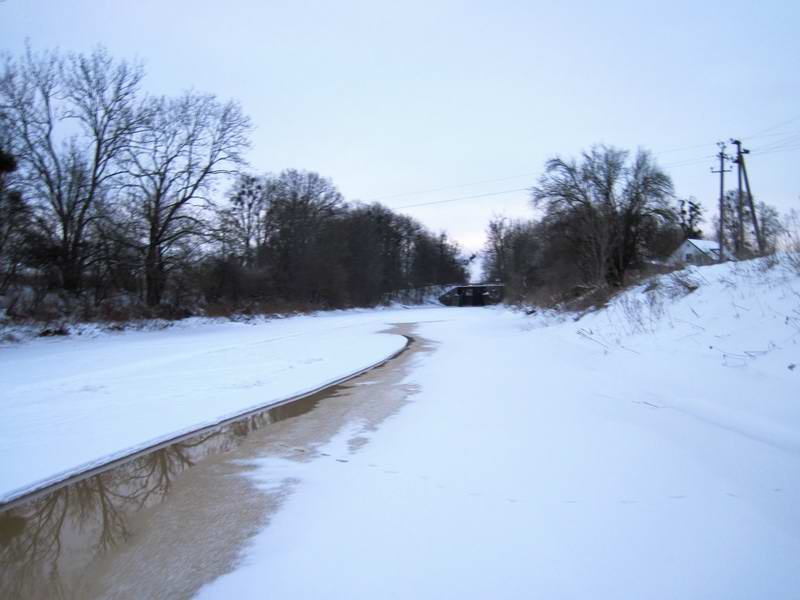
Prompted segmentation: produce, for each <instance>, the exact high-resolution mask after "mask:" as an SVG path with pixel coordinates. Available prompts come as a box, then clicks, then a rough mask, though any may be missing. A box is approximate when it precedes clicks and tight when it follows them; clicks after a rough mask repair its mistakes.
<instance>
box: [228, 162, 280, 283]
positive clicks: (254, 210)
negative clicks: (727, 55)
mask: <svg viewBox="0 0 800 600" xmlns="http://www.w3.org/2000/svg"><path fill="white" fill-rule="evenodd" d="M273 188H274V182H273V178H272V177H271V176H270V175H265V176H261V177H259V176H256V175H249V174H246V173H243V174H241V175H240V176H239V178H238V179H237V181H236V183H235V184H234V186H233V189H232V190H231V192H230V195H229V205H228V206H227V207H224V208H221V209H220V210H219V215H218V216H219V221H220V223H219V230H220V237H221V241H222V243H223V246H224V253H225V254H226V255H228V254H232V255H233V256H235V257H236V258H238V259H239V260H240V261H241V264H242V265H243V266H245V267H254V266H255V262H256V261H255V258H256V254H257V251H258V248H259V247H263V246H264V244H265V243H266V232H267V210H268V209H269V205H270V198H271V193H272V191H273Z"/></svg>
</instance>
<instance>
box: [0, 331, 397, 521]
mask: <svg viewBox="0 0 800 600" xmlns="http://www.w3.org/2000/svg"><path fill="white" fill-rule="evenodd" d="M396 337H398V338H401V339H402V340H403V344H402V345H401V346H400V347H399V348H397V349H395V350H393V351H392V352H390V353H388V354H386V355H384V356H382V357H381V358H380V359H379V360H376V361H374V362H372V363H370V364H369V365H367V366H366V367H361V368H359V369H358V370H356V371H351V372H348V373H346V374H343V375H340V376H338V377H335V378H333V379H330V380H328V381H326V382H324V383H322V384H319V385H316V386H313V387H310V388H305V389H300V390H298V391H297V392H295V393H293V394H291V395H288V396H282V397H280V398H275V399H272V400H269V401H267V402H264V403H259V404H254V405H250V406H247V407H245V408H242V409H241V410H235V411H232V412H228V413H225V414H223V415H220V416H219V417H216V418H214V419H206V420H204V421H198V422H195V423H193V424H192V425H190V426H187V427H184V428H181V429H177V430H173V431H171V432H170V433H167V434H164V435H161V436H156V437H154V438H150V439H148V440H146V441H144V442H142V443H140V444H136V445H134V446H127V447H126V448H123V449H121V450H118V451H117V452H113V453H110V454H105V455H103V456H102V457H100V458H97V459H95V460H91V461H85V462H83V463H81V464H79V465H76V466H75V467H71V468H69V469H65V470H62V471H59V472H58V473H55V474H53V475H51V476H49V477H46V478H44V479H37V480H35V481H33V482H31V483H30V484H26V485H24V486H19V487H17V488H13V489H11V490H7V491H2V492H0V508H5V505H8V504H11V503H12V502H14V501H16V500H19V499H20V498H23V497H25V496H28V495H30V494H34V493H36V492H40V491H42V490H44V489H46V488H49V487H51V486H55V485H58V484H60V483H63V482H65V481H66V480H68V479H72V478H73V477H77V476H79V475H81V474H83V473H87V472H89V471H93V470H95V469H99V468H101V467H104V466H106V465H109V464H111V463H114V462H116V461H118V460H121V459H124V458H127V457H129V456H132V455H134V454H138V453H140V452H144V451H146V450H148V449H150V448H155V447H156V446H160V445H162V444H165V443H168V442H171V441H173V440H177V439H179V438H182V437H184V436H186V435H190V434H192V433H193V432H195V431H200V430H202V429H207V428H209V427H214V426H216V425H219V424H221V423H224V422H225V421H230V420H233V419H236V418H238V417H242V416H244V415H246V414H248V413H252V412H256V411H260V410H267V409H269V408H274V407H275V406H279V405H281V404H288V403H289V402H293V401H295V400H299V399H301V398H305V397H307V396H311V395H313V394H316V393H318V392H321V391H322V390H324V389H326V388H329V387H332V386H335V385H339V384H340V383H344V382H345V381H348V380H350V379H354V378H355V377H358V376H359V375H362V374H363V373H366V372H367V371H370V370H372V369H374V368H376V367H379V366H381V365H382V364H384V363H386V362H388V361H390V360H392V359H393V358H395V357H397V356H398V355H400V354H401V353H402V352H404V351H405V350H407V349H408V347H409V346H410V344H411V338H409V337H407V336H404V335H396Z"/></svg>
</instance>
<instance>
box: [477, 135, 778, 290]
mask: <svg viewBox="0 0 800 600" xmlns="http://www.w3.org/2000/svg"><path fill="white" fill-rule="evenodd" d="M736 199H737V192H735V191H733V192H728V194H727V196H726V204H727V209H726V212H727V215H728V217H727V218H726V226H725V231H724V240H725V247H726V248H728V249H732V250H733V251H734V252H735V255H736V256H737V257H739V258H748V257H751V256H754V255H755V254H756V252H755V248H756V244H755V236H754V233H753V231H752V229H751V228H749V226H746V227H743V228H742V231H741V232H738V231H737V222H738V221H737V216H738V214H737V211H738V209H739V207H738V203H737V202H736ZM531 201H532V204H533V206H534V208H536V209H538V210H539V212H540V213H541V217H540V218H538V219H531V220H516V221H513V220H509V219H507V218H505V217H496V218H494V219H493V220H492V221H491V222H490V224H489V227H488V230H487V242H486V247H485V248H484V257H485V258H484V274H485V278H486V279H487V280H489V281H497V282H504V283H505V284H506V286H507V296H508V297H509V298H511V299H512V300H518V301H523V302H531V303H534V304H540V305H555V304H560V303H564V302H569V301H571V300H575V299H580V298H588V299H589V300H591V299H592V298H595V299H596V298H600V299H602V298H603V297H605V296H607V294H608V293H610V292H611V291H613V289H617V288H620V287H623V286H625V285H628V284H629V283H631V282H632V281H636V280H637V279H638V278H639V277H641V276H642V275H643V274H647V273H648V272H652V271H653V270H658V269H659V268H663V267H662V265H663V261H664V260H665V259H666V258H667V257H669V255H670V254H671V253H672V252H673V251H674V250H675V249H676V248H677V247H678V246H679V245H680V244H681V243H682V242H683V241H684V240H685V239H687V238H700V237H702V235H703V232H702V231H701V229H700V224H701V222H702V220H703V208H702V206H701V204H700V203H699V202H697V200H696V199H694V198H688V199H677V200H676V198H675V196H674V193H673V184H672V180H671V178H670V177H669V175H667V174H666V173H665V172H664V171H663V170H662V169H661V168H660V167H659V166H658V164H657V163H656V162H655V160H654V159H653V157H652V155H651V154H650V153H649V152H647V151H644V150H640V151H638V152H636V153H635V154H634V155H631V153H629V152H628V151H625V150H621V149H618V148H613V147H609V146H595V147H593V148H591V149H590V150H589V151H587V152H585V153H583V154H582V155H581V156H580V157H579V158H578V159H563V158H553V159H551V160H549V161H548V162H547V164H546V165H545V172H544V174H543V175H542V176H541V177H540V179H539V181H538V183H537V184H536V185H535V186H534V187H533V188H532V189H531ZM756 211H757V214H758V219H759V222H760V224H761V229H762V233H763V235H764V238H765V242H766V246H765V250H766V251H767V252H772V251H773V250H774V247H775V242H776V238H777V236H778V235H779V234H780V233H781V230H782V226H781V223H780V221H779V219H778V215H777V212H776V211H775V209H773V208H772V207H769V206H767V205H765V204H764V203H758V204H757V208H756ZM742 222H743V223H749V222H750V218H749V214H746V212H745V213H743V214H742ZM712 224H713V226H714V229H715V230H716V231H715V232H714V233H713V236H712V239H714V240H717V239H718V235H719V232H718V227H719V225H718V219H716V218H714V219H712Z"/></svg>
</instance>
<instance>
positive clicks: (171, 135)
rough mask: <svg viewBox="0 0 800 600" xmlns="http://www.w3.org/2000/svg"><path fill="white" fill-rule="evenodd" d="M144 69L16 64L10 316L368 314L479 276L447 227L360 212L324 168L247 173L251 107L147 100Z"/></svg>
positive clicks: (8, 138) (3, 80)
mask: <svg viewBox="0 0 800 600" xmlns="http://www.w3.org/2000/svg"><path fill="white" fill-rule="evenodd" d="M143 75H144V71H143V68H142V67H141V65H137V64H132V63H130V62H127V61H124V60H117V59H115V58H113V57H112V56H110V55H109V54H108V53H107V52H106V51H105V50H103V49H98V50H96V51H94V52H92V53H90V54H88V55H85V54H66V55H64V54H60V53H55V52H44V53H36V52H33V51H31V50H28V51H27V52H26V53H25V54H24V55H23V56H20V57H11V56H7V57H5V61H4V64H3V66H2V72H0V296H4V298H5V304H6V309H7V311H8V313H9V314H11V315H14V316H20V317H25V316H39V317H42V318H44V317H49V316H55V315H58V314H66V313H73V314H76V316H83V317H94V316H100V317H102V316H109V317H114V316H119V317H120V318H124V317H126V316H136V315H137V311H138V312H139V313H141V314H142V315H144V314H153V313H154V312H156V313H157V312H159V311H160V312H161V313H164V314H165V313H167V312H170V311H172V312H175V311H176V310H177V311H187V310H188V311H193V310H195V309H197V308H198V307H201V306H205V307H206V308H210V309H211V310H215V309H216V310H220V311H226V310H230V311H233V310H241V309H243V308H244V309H247V308H249V309H252V310H267V311H269V310H292V309H295V308H311V307H345V306H365V305H372V304H375V303H378V302H380V301H381V300H382V299H383V298H384V297H385V295H386V294H387V293H390V292H394V291H397V290H400V289H404V288H411V287H418V286H423V285H434V284H441V283H450V282H460V281H463V280H464V279H465V276H466V274H465V268H464V263H463V260H462V259H461V258H460V257H459V248H458V247H457V245H456V244H454V243H453V242H451V241H450V240H448V238H447V236H446V235H445V234H443V233H442V234H434V233H431V232H430V231H428V230H426V229H425V228H424V227H423V226H422V225H421V224H420V223H418V222H417V221H415V220H413V219H411V218H409V217H406V216H403V215H398V214H396V213H393V212H392V211H391V210H389V209H387V208H385V207H383V206H381V205H378V204H358V203H356V204H352V203H350V204H349V203H347V202H345V200H344V198H343V197H342V195H341V194H340V193H339V192H338V191H337V189H336V188H335V186H334V185H333V183H332V182H331V181H330V180H329V179H326V178H324V177H322V176H320V175H318V174H316V173H312V172H306V171H300V170H287V171H284V172H282V173H280V174H274V175H273V174H266V175H252V174H249V172H248V171H247V169H246V166H245V164H244V158H243V155H244V153H245V151H246V150H247V149H248V148H249V145H250V141H249V132H250V130H251V124H250V121H249V119H248V118H247V117H246V116H245V115H244V114H243V113H242V111H241V108H240V107H239V105H238V104H237V103H235V102H222V101H220V100H218V99H217V98H216V97H215V96H213V95H209V94H201V93H197V92H187V93H184V94H182V95H180V96H178V97H157V96H151V95H147V94H145V93H144V92H143V91H142V89H141V81H142V78H143ZM220 190H221V191H220ZM226 190H228V191H227V193H226Z"/></svg>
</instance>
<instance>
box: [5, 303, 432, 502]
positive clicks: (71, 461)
mask: <svg viewBox="0 0 800 600" xmlns="http://www.w3.org/2000/svg"><path fill="white" fill-rule="evenodd" d="M395 312H398V313H400V314H403V313H404V312H405V311H402V310H399V311H391V310H380V311H351V312H347V311H345V312H334V313H329V314H321V315H315V316H304V317H293V318H287V319H281V320H276V321H269V322H267V321H256V322H255V324H245V323H234V322H216V323H215V322H208V321H202V320H197V321H195V322H194V323H188V324H186V323H184V324H180V325H179V326H176V327H171V328H168V329H165V330H163V331H142V332H125V333H121V334H107V333H98V332H94V335H92V336H80V337H76V336H71V337H58V338H48V339H37V340H32V341H29V342H25V343H23V344H19V345H17V344H13V345H6V346H3V347H0V381H2V382H3V384H2V390H0V413H1V414H2V419H0V454H2V456H3V460H2V461H0V501H2V502H4V501H8V500H11V499H13V498H15V497H18V496H20V495H23V494H25V493H27V492H29V491H31V490H33V489H38V488H39V487H42V486H43V485H46V484H48V483H52V482H55V481H59V480H61V479H64V478H65V477H68V476H69V475H70V474H72V473H75V472H81V471H85V470H87V469H89V468H92V467H93V466H97V465H100V464H104V463H107V462H109V461H111V460H114V459H116V458H119V457H121V456H125V455H128V454H131V453H132V452H135V451H137V450H138V449H141V448H145V447H148V446H151V445H153V444H155V443H158V442H160V441H162V440H165V439H170V438H172V437H175V436H176V435H180V434H182V433H184V432H188V431H192V430H194V429H197V428H199V427H202V426H205V425H210V424H213V423H216V422H219V421H221V420H223V419H225V418H228V417H231V416H233V415H236V414H239V413H242V412H246V411H248V410H251V409H253V408H255V407H258V406H263V405H268V404H273V403H276V402H279V401H281V400H284V399H286V398H289V397H292V396H296V395H298V394H304V393H307V392H309V391H311V390H315V389H317V388H319V387H322V386H325V385H327V384H329V383H331V382H334V381H337V380H339V379H341V378H342V377H345V376H347V375H349V374H352V373H355V372H358V371H361V370H363V369H365V368H368V367H370V366H372V365H374V364H376V363H379V362H381V361H383V360H385V359H386V358H387V357H389V356H391V355H392V354H394V353H396V352H397V351H399V350H400V349H402V347H403V346H404V345H405V343H406V340H405V338H403V337H401V336H396V335H388V334H382V333H379V332H380V331H382V330H384V329H386V325H385V323H386V322H390V321H391V320H392V317H391V315H392V314H393V313H395ZM422 312H423V313H424V312H425V311H424V310H423V311H422ZM423 318H424V317H423Z"/></svg>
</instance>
